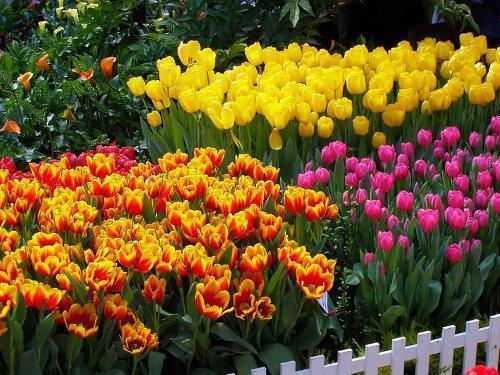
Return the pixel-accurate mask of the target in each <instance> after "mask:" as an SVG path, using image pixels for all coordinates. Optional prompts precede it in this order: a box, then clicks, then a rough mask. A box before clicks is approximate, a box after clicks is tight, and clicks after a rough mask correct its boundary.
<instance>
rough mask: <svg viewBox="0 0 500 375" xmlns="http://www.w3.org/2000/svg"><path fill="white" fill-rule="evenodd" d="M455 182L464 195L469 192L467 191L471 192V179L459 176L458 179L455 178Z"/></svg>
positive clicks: (462, 175)
mask: <svg viewBox="0 0 500 375" xmlns="http://www.w3.org/2000/svg"><path fill="white" fill-rule="evenodd" d="M454 182H455V185H456V186H457V187H458V189H459V190H460V191H461V192H462V193H465V192H467V190H469V177H467V176H466V175H464V174H461V175H458V176H457V177H455V179H454Z"/></svg>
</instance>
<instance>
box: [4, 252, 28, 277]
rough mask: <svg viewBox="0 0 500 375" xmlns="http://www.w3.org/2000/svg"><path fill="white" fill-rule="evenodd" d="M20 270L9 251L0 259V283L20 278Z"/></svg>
mask: <svg viewBox="0 0 500 375" xmlns="http://www.w3.org/2000/svg"><path fill="white" fill-rule="evenodd" d="M22 277H23V276H22V270H21V269H20V268H19V267H18V266H17V261H16V260H14V258H13V256H12V253H9V254H7V255H5V256H4V257H3V259H2V260H0V283H7V284H11V283H13V282H14V281H15V280H17V279H19V278H22Z"/></svg>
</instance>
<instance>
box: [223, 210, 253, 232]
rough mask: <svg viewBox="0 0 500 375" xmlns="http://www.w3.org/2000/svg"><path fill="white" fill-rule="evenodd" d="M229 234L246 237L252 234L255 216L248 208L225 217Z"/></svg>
mask: <svg viewBox="0 0 500 375" xmlns="http://www.w3.org/2000/svg"><path fill="white" fill-rule="evenodd" d="M226 222H227V226H228V228H229V235H230V237H232V238H235V239H238V238H248V237H250V236H252V235H253V231H254V228H255V217H254V215H253V212H251V211H250V210H244V211H239V212H237V213H235V214H234V215H232V214H229V215H228V217H227V221H226Z"/></svg>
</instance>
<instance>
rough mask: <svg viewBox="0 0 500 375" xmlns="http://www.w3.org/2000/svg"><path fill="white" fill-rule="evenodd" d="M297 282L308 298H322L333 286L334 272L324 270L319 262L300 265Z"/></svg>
mask: <svg viewBox="0 0 500 375" xmlns="http://www.w3.org/2000/svg"><path fill="white" fill-rule="evenodd" d="M296 278H297V284H298V285H299V287H300V288H301V289H302V291H303V292H304V294H305V295H306V297H307V299H309V300H315V299H319V298H321V296H322V295H323V293H325V292H328V291H329V290H330V289H331V288H332V286H333V274H332V273H330V272H324V271H323V270H322V269H321V266H320V265H319V264H314V263H313V264H309V265H307V266H305V267H303V266H299V267H298V268H297V271H296Z"/></svg>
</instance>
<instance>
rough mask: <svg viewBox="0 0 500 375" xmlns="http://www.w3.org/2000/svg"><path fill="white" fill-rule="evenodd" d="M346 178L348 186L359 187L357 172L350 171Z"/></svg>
mask: <svg viewBox="0 0 500 375" xmlns="http://www.w3.org/2000/svg"><path fill="white" fill-rule="evenodd" d="M344 180H345V184H346V185H347V186H352V187H357V186H358V185H359V179H358V177H356V174H355V173H348V174H347V175H346V176H345V178H344Z"/></svg>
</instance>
